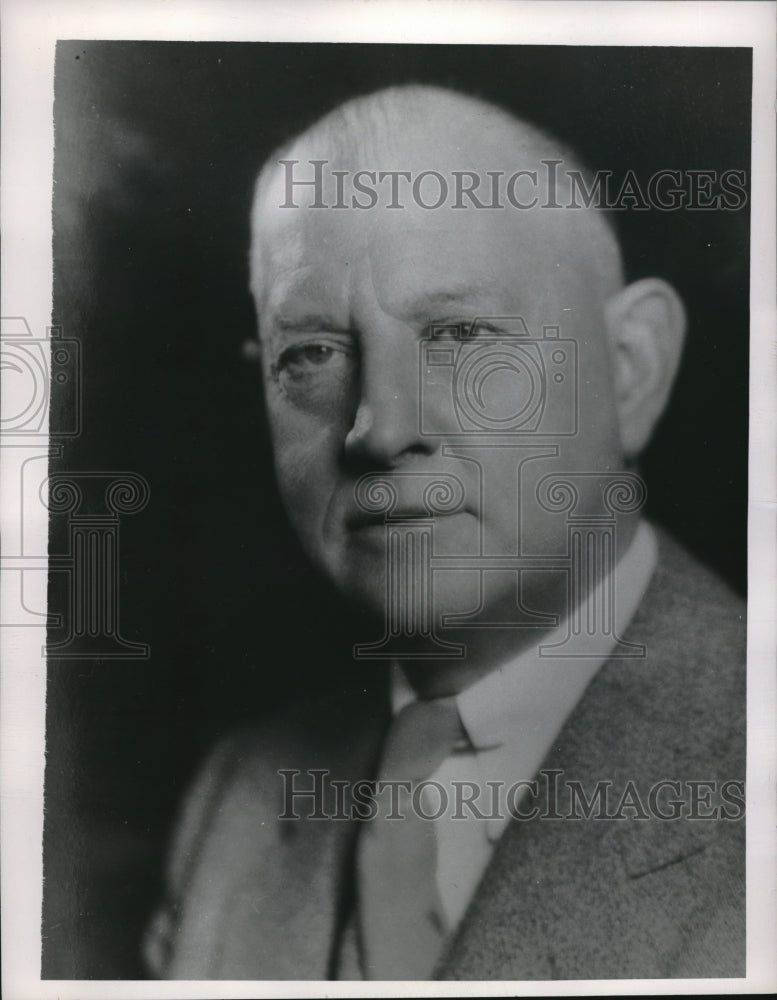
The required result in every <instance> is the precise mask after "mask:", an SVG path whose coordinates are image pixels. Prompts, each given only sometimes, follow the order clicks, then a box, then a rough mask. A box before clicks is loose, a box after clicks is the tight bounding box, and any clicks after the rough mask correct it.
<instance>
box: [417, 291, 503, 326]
mask: <svg viewBox="0 0 777 1000" xmlns="http://www.w3.org/2000/svg"><path fill="white" fill-rule="evenodd" d="M491 294H492V293H491V290H490V289H489V288H488V287H487V286H486V285H484V284H483V283H478V284H462V285H446V286H444V287H442V288H433V289H431V290H425V291H424V292H423V293H422V294H421V295H418V296H417V297H415V298H413V299H410V300H408V301H407V302H406V303H405V304H404V306H403V309H402V312H403V313H405V314H406V315H408V316H413V317H414V318H417V319H433V318H434V316H435V315H436V314H437V313H438V312H439V311H440V310H441V309H443V310H445V309H449V308H450V307H452V306H461V305H475V304H478V303H482V302H483V301H484V299H486V298H488V297H489V296H490V295H491Z"/></svg>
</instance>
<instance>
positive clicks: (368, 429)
mask: <svg viewBox="0 0 777 1000" xmlns="http://www.w3.org/2000/svg"><path fill="white" fill-rule="evenodd" d="M418 365H419V351H418V343H417V342H416V341H404V340H402V342H399V343H391V344H387V343H383V344H381V345H379V346H377V347H373V349H372V350H370V346H367V347H366V349H365V350H364V352H363V357H362V370H361V386H360V399H359V404H358V407H357V409H356V414H355V417H354V421H353V426H352V427H351V429H350V431H349V432H348V434H347V436H346V439H345V453H346V457H347V458H349V459H350V460H351V461H354V462H357V463H359V464H361V465H366V466H369V467H371V468H384V469H390V468H395V467H396V466H398V465H401V464H402V463H403V462H404V461H406V460H407V459H408V457H410V456H412V455H430V454H432V453H433V452H434V451H436V450H437V447H438V441H437V440H436V439H435V438H433V437H429V436H425V435H423V434H422V433H421V429H420V428H421V424H420V416H419V395H420V394H419V367H418Z"/></svg>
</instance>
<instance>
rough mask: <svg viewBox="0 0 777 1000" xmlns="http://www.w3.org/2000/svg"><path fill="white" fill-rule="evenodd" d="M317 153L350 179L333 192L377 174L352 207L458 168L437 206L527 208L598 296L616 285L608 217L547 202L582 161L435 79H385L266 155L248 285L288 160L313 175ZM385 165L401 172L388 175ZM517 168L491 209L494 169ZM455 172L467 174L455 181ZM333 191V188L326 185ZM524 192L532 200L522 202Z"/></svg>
mask: <svg viewBox="0 0 777 1000" xmlns="http://www.w3.org/2000/svg"><path fill="white" fill-rule="evenodd" d="M317 160H318V161H322V160H324V161H326V169H327V172H328V175H327V176H328V177H329V179H330V180H331V176H332V175H333V174H335V173H337V172H338V171H339V172H341V175H342V176H347V178H348V180H345V181H342V180H339V181H338V182H337V183H338V184H340V185H341V187H340V188H339V192H340V193H339V197H340V198H342V197H343V195H342V190H343V186H344V185H346V184H348V183H349V182H350V178H353V177H354V176H355V175H357V174H358V173H359V172H360V171H361V173H362V174H367V175H369V178H370V180H373V182H374V178H375V177H376V176H377V177H379V178H380V175H381V174H382V175H383V176H382V178H381V180H382V186H379V190H380V197H379V198H377V199H376V200H375V203H374V204H372V203H369V202H368V203H365V202H364V201H363V200H362V201H360V202H358V203H357V207H358V208H365V207H369V208H371V209H373V210H374V211H373V213H371V214H375V213H376V212H377V214H378V215H380V214H381V213H380V210H381V209H385V208H388V209H389V211H391V209H392V208H393V209H396V208H398V207H399V206H400V203H399V201H398V200H397V199H398V197H399V195H398V192H399V190H400V188H399V184H400V182H404V181H405V178H406V181H407V184H408V186H409V184H410V183H411V180H412V179H413V178H419V175H421V174H423V173H424V172H427V173H435V172H436V173H438V174H442V175H445V176H447V177H449V178H450V177H451V176H452V175H458V176H457V178H456V180H457V182H459V184H460V185H464V187H465V190H464V192H463V194H462V193H461V190H460V188H459V194H458V201H456V200H454V203H453V205H452V206H451V205H450V204H447V205H444V206H440V207H441V208H442V210H448V209H449V208H451V207H453V209H454V210H456V209H477V208H480V207H483V208H484V209H485V210H488V209H491V212H490V213H489V214H492V218H493V215H496V214H502V215H505V214H508V215H512V216H515V217H516V221H520V219H521V217H522V216H525V215H526V214H527V212H528V213H532V214H539V215H540V216H545V217H546V218H545V219H544V220H543V221H544V223H545V226H544V229H545V230H546V231H547V238H548V239H552V238H556V239H558V240H560V241H561V242H562V244H563V246H564V250H565V252H566V253H567V254H579V255H581V256H582V257H584V258H585V261H586V266H587V268H588V269H590V270H591V272H592V277H594V278H595V279H596V280H597V283H598V284H599V285H600V293H601V295H602V297H603V298H605V297H607V296H609V295H611V294H612V293H613V292H615V291H616V290H617V289H619V288H620V287H621V286H622V284H623V275H622V264H621V256H620V251H619V248H618V244H617V240H616V237H615V234H614V232H613V229H612V227H611V225H610V223H609V221H608V220H607V218H606V216H605V215H604V214H603V213H602V212H600V211H597V210H596V209H594V208H582V207H580V208H572V209H567V208H565V209H561V208H549V207H547V204H548V201H549V200H550V201H551V202H554V201H556V200H558V201H559V202H562V203H566V202H567V201H568V198H567V197H566V196H567V193H568V191H569V186H570V183H571V182H570V178H569V176H568V174H569V173H570V172H577V173H578V174H579V175H582V176H583V177H584V178H587V171H586V169H585V168H584V167H583V165H582V164H581V163H580V162H579V161H578V159H577V158H576V156H575V155H574V154H573V153H572V152H571V151H570V150H569V149H568V148H566V147H565V146H563V145H562V144H561V143H560V142H559V141H558V140H556V139H555V138H553V137H552V136H549V135H548V134H547V133H545V132H543V131H541V130H540V129H538V128H536V127H535V126H533V125H531V124H529V123H527V122H524V121H521V120H519V119H518V118H516V117H515V116H514V115H512V114H510V113H509V112H507V111H505V110H503V109H502V108H499V107H497V106H496V105H493V104H490V103H487V102H486V101H482V100H479V99H477V98H474V97H470V96H467V95H465V94H461V93H457V92H455V91H451V90H446V89H443V88H440V87H431V86H416V85H412V86H401V87H389V88H386V89H384V90H380V91H377V92H376V93H373V94H369V95H367V96H364V97H358V98H354V99H353V100H350V101H347V102H345V103H344V104H341V105H339V106H338V107H336V108H335V109H334V110H333V111H331V112H329V114H327V115H325V116H324V117H323V118H320V119H319V120H318V121H316V122H315V123H314V124H313V125H312V126H310V128H308V129H306V130H305V131H304V132H303V133H301V134H300V135H299V136H297V137H296V138H294V139H292V140H291V141H289V142H288V143H286V144H285V145H284V146H283V147H281V148H280V149H278V150H276V152H275V153H274V154H273V155H272V156H271V157H270V158H269V159H268V161H267V162H266V164H265V166H264V168H263V169H262V171H261V173H260V175H259V178H258V181H257V185H256V193H255V198H254V208H253V217H252V234H253V244H252V253H251V285H252V290H253V291H254V293H255V294H256V293H257V292H258V291H259V289H260V287H261V281H262V271H263V268H262V260H261V256H262V255H261V253H260V251H259V247H258V242H259V241H258V240H257V236H258V234H260V233H261V232H262V230H263V229H266V228H267V227H268V226H270V228H274V227H273V226H272V216H273V215H274V214H275V212H276V210H277V209H278V208H279V206H281V205H284V199H287V198H288V192H289V188H288V184H289V180H290V176H291V174H290V170H292V169H293V168H291V167H290V166H289V164H290V163H292V164H294V167H296V168H297V169H298V170H299V172H300V173H299V176H300V177H301V176H302V175H303V173H304V166H305V165H308V170H307V174H306V175H305V176H307V177H312V176H313V174H312V173H311V169H316V168H311V167H310V166H309V165H310V164H312V163H314V161H317ZM552 163H559V164H560V165H561V167H562V169H561V170H556V169H555V168H549V167H548V164H552ZM321 169H323V168H321ZM392 174H395V175H398V174H404V175H405V177H403V178H399V177H394V178H393V179H392V177H391V175H392ZM516 174H517V175H518V177H517V178H516V179H515V180H514V181H513V184H512V187H511V188H510V190H509V197H510V198H511V199H512V200H513V202H514V204H512V205H511V204H510V203H509V202H508V203H507V204H502V205H501V206H500V207H499V208H496V210H495V207H494V208H492V205H494V201H493V198H494V192H495V190H496V188H495V184H496V183H497V181H496V176H497V175H501V177H502V183H504V181H505V180H506V179H507V178H509V177H514V178H515V175H516ZM551 175H552V176H551ZM462 176H466V178H467V179H466V180H465V181H462V180H461V178H462ZM473 182H474V184H473ZM426 183H427V186H426V188H424V187H423V186H422V185H421V184H419V187H418V188H413V191H414V194H416V195H417V198H418V199H419V200H420V199H421V198H422V197H423V198H426V197H427V196H430V197H431V198H432V201H431V203H429V202H425V203H423V204H422V210H428V208H429V207H430V204H431V206H434V191H435V188H434V182H433V181H431V180H429V181H427V182H426ZM438 183H439V182H438ZM362 184H364V181H362ZM473 187H474V189H475V190H474V193H473V194H470V193H469V192H470V191H473ZM303 188H304V182H303V183H301V184H300V185H299V190H298V191H295V196H298V198H299V200H300V201H302V203H303V204H305V205H306V206H309V205H311V204H312V202H313V200H314V198H315V192H314V190H313V188H312V186H311V187H310V189H308V190H303ZM362 190H363V188H362ZM437 190H438V191H439V188H438V189H437ZM430 191H431V192H432V193H431V195H429V192H430ZM487 192H490V196H491V199H492V201H491V205H489V204H488V196H489V195H488V194H487ZM332 193H333V197H335V195H334V189H332ZM532 195H534V197H532ZM452 197H453V195H452ZM497 197H498V196H497ZM484 200H485V202H486V204H485V205H484ZM502 201H504V195H503V194H502ZM532 201H534V202H536V204H534V205H533V206H532V207H530V208H526V207H525V206H527V205H529V204H530V203H531V202H532ZM288 204H289V202H288V201H286V205H288ZM497 204H499V202H498V201H497ZM516 205H519V206H520V207H516ZM337 207H341V205H340V204H338V205H337ZM402 207H405V206H404V205H402ZM551 216H552V218H551ZM516 233H518V227H516Z"/></svg>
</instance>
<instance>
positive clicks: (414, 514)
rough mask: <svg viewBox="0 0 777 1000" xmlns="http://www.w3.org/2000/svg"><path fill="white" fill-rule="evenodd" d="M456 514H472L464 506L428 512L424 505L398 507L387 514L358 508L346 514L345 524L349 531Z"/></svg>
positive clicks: (436, 518) (436, 519)
mask: <svg viewBox="0 0 777 1000" xmlns="http://www.w3.org/2000/svg"><path fill="white" fill-rule="evenodd" d="M457 514H472V511H470V510H468V509H467V508H465V507H459V508H457V509H456V510H451V511H443V512H435V513H434V514H430V513H429V511H428V510H427V509H426V507H399V508H395V509H394V510H392V511H391V513H390V514H388V515H387V514H373V513H368V512H367V511H361V510H360V511H354V512H352V513H349V514H348V515H347V516H346V518H345V526H346V528H347V529H348V530H349V531H360V530H363V529H365V528H382V527H384V526H385V525H386V524H393V523H395V522H397V521H427V522H428V523H430V524H431V523H433V522H436V521H440V520H442V519H443V518H449V517H455V516H456V515H457Z"/></svg>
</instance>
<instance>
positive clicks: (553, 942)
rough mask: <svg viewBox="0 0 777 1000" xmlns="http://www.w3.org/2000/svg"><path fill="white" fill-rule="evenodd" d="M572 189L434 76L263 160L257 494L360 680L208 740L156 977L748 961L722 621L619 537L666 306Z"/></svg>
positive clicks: (366, 102)
mask: <svg viewBox="0 0 777 1000" xmlns="http://www.w3.org/2000/svg"><path fill="white" fill-rule="evenodd" d="M575 173H577V175H578V176H582V175H583V172H582V169H581V168H580V166H579V164H578V163H577V162H576V160H575V158H574V156H573V155H572V154H571V153H570V152H569V151H567V150H564V149H563V148H562V147H560V145H559V144H558V143H557V142H556V141H555V140H553V139H551V138H549V137H548V136H546V135H545V134H544V133H542V132H540V131H539V130H537V129H535V128H533V127H531V126H529V125H527V124H525V123H522V122H519V121H517V120H516V119H515V118H513V117H512V116H511V115H509V114H507V113H506V112H504V111H502V110H500V109H498V108H495V107H493V106H490V105H486V104H484V103H483V102H481V101H477V100H474V99H472V98H469V97H466V96H464V95H461V94H455V93H452V92H449V91H445V90H440V89H436V88H429V87H404V88H392V89H389V90H385V91H381V92H379V93H377V94H374V95H370V96H368V97H364V98H359V99H357V100H354V101H350V102H348V103H346V104H344V105H342V106H340V107H339V108H337V109H335V110H334V111H333V112H332V113H331V114H329V115H328V116H326V117H325V118H324V119H322V120H320V121H319V122H317V123H316V124H314V125H313V126H312V127H311V128H310V129H309V130H308V131H307V132H305V133H304V134H302V135H301V136H299V137H298V138H297V139H295V140H294V141H293V142H291V143H290V144H289V145H288V146H287V147H285V148H284V149H282V150H280V151H279V152H277V153H276V154H274V155H273V156H271V157H270V159H269V160H268V162H267V164H266V165H265V167H264V169H263V170H262V172H261V174H260V176H259V179H258V182H257V186H256V194H255V200H254V209H253V214H252V246H251V291H252V293H253V295H254V298H255V302H256V307H257V315H258V318H259V342H260V349H261V357H262V370H263V374H264V385H265V397H266V406H267V412H268V416H269V423H270V429H271V434H272V443H273V450H274V456H275V465H276V474H277V481H278V486H279V489H280V493H281V497H282V500H283V503H284V505H285V507H286V509H287V511H288V514H289V517H290V519H291V522H292V524H293V526H294V528H295V530H296V532H297V534H298V536H299V539H300V541H301V543H302V545H303V548H304V549H305V551H306V553H307V554H308V556H309V558H310V559H311V561H312V562H313V563H314V564H315V565H316V566H318V567H319V568H320V569H321V570H322V571H323V572H324V573H325V574H326V576H327V577H328V578H329V579H330V580H331V582H332V584H333V585H334V587H336V588H337V589H338V591H339V592H340V593H341V594H342V595H344V597H345V598H346V599H347V600H348V601H350V602H352V604H353V606H354V608H355V609H357V610H358V615H356V616H355V620H358V621H359V623H360V629H361V630H362V634H359V635H355V636H354V640H355V646H354V655H355V657H356V658H357V659H363V660H364V676H365V681H364V684H363V685H361V684H360V685H359V689H358V690H357V691H354V692H352V693H350V694H348V695H345V694H343V693H342V691H341V690H340V689H339V687H337V685H333V687H334V688H336V689H337V692H338V693H337V696H334V695H333V696H332V697H331V698H330V699H328V700H325V701H321V700H320V699H319V700H317V701H316V703H315V704H314V705H308V704H306V703H305V699H304V698H303V697H300V699H299V704H298V705H297V706H296V707H295V710H294V711H293V712H292V713H291V714H290V715H288V716H285V717H284V718H279V719H277V720H276V722H275V723H274V724H272V725H267V726H264V727H263V728H261V729H259V730H257V731H253V730H249V731H242V732H240V733H238V734H235V736H234V737H233V738H231V739H229V740H227V741H226V742H224V743H223V744H221V745H220V746H219V747H218V748H217V749H216V750H215V752H214V754H213V755H212V757H211V758H210V760H209V761H208V762H207V764H206V765H205V767H204V769H203V773H202V775H201V777H200V779H199V781H198V782H197V783H196V785H195V787H194V789H193V790H192V791H191V793H190V795H189V797H188V800H187V804H186V807H185V809H184V812H183V814H182V818H181V822H180V826H179V831H178V834H177V837H176V841H175V845H174V849H173V852H172V859H171V864H170V870H169V878H168V886H167V894H168V898H167V900H166V901H165V905H164V906H163V907H162V908H161V909H160V911H159V913H158V914H157V916H156V918H155V920H154V921H153V925H152V928H151V930H150V932H149V937H148V942H147V956H148V960H149V965H150V967H151V970H152V972H153V973H154V974H155V975H157V976H166V977H170V978H187V979H199V978H222V979H240V978H254V979H361V978H369V979H379V980H380V979H382V980H391V979H429V978H466V979H507V980H524V979H525V980H528V979H534V980H536V979H540V980H541V979H558V978H560V979H577V978H601V979H605V978H637V977H639V978H651V977H675V976H676V977H687V976H694V977H703V976H741V975H743V974H744V840H743V835H744V823H743V820H742V815H743V805H742V795H743V777H744V749H743V742H744V700H743V691H744V687H743V683H744V682H743V666H744V645H743V635H742V627H743V609H742V607H741V606H740V603H739V602H738V600H737V599H736V598H735V597H734V596H733V595H732V594H731V593H730V592H729V591H728V590H727V589H726V587H725V586H724V584H723V583H721V582H720V581H719V580H717V579H716V578H715V577H714V576H713V575H712V574H711V573H710V572H709V571H707V570H706V569H704V568H703V567H702V566H700V565H699V564H698V563H696V562H695V561H694V560H693V559H692V558H691V557H690V556H689V555H688V554H687V553H686V552H684V551H683V550H682V549H681V548H680V547H679V546H678V545H677V544H676V543H674V542H673V541H671V540H670V539H669V538H668V537H667V536H666V535H665V534H664V533H663V532H661V531H660V530H659V529H657V528H656V527H654V526H652V525H650V524H648V523H647V522H645V521H644V520H643V519H641V517H640V507H641V503H642V500H643V499H644V487H643V484H642V482H641V480H640V479H639V476H638V474H637V464H636V463H637V459H638V456H639V454H640V452H641V450H642V449H643V448H644V446H645V444H646V443H647V441H648V440H649V438H650V436H651V433H652V431H653V428H654V426H655V424H656V422H657V420H658V419H659V418H660V416H661V413H662V411H663V409H664V407H665V405H666V401H667V399H668V396H669V393H670V390H671V386H672V382H673V379H674V376H675V372H676V370H677V366H678V363H679V359H680V354H681V348H682V341H683V336H684V329H685V317H684V310H683V306H682V303H681V302H680V300H679V298H678V296H677V295H676V293H675V292H674V290H673V289H672V288H671V287H670V286H669V285H667V284H666V283H665V282H663V281H660V280H657V279H653V278H645V279H642V280H640V281H637V282H635V283H633V284H630V285H626V284H625V283H624V280H623V273H622V266H621V260H620V252H619V248H618V245H617V241H616V239H615V236H614V234H613V231H612V229H611V227H610V225H609V223H608V221H607V219H606V218H605V217H604V216H603V215H602V214H601V213H600V212H598V211H596V210H595V209H594V208H569V207H565V206H567V205H569V204H570V201H573V200H574V199H570V198H569V197H567V196H568V195H569V190H570V185H571V184H572V183H573V182H572V180H571V178H572V176H573V175H574V174H575ZM481 182H482V184H481ZM467 192H469V193H467ZM478 192H480V193H478ZM485 192H488V194H489V198H490V200H488V201H487V200H486V194H485ZM500 192H501V194H500ZM494 196H495V197H496V198H497V200H499V199H500V198H501V201H500V203H501V205H502V207H496V205H495V204H494V200H493V199H494ZM370 623H371V626H372V628H373V632H372V635H371V636H370V635H367V636H365V635H364V630H365V629H367V625H368V624H370ZM368 631H369V630H368ZM365 638H366V639H367V640H368V641H366V642H365V641H363V640H364V639H365ZM376 661H379V662H382V663H384V664H387V665H388V676H387V681H388V683H387V684H386V683H384V674H383V672H382V671H377V670H376ZM376 677H377V678H378V679H377V680H376Z"/></svg>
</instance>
